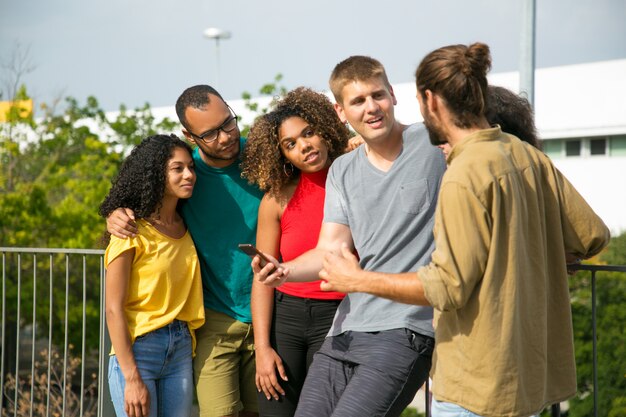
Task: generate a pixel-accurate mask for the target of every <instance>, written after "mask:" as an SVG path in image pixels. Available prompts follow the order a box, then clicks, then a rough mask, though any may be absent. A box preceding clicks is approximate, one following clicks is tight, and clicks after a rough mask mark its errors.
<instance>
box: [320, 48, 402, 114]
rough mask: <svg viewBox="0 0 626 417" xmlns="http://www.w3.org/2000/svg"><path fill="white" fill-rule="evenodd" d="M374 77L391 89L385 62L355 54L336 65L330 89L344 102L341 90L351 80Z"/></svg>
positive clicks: (338, 101)
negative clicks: (384, 65)
mask: <svg viewBox="0 0 626 417" xmlns="http://www.w3.org/2000/svg"><path fill="white" fill-rule="evenodd" d="M372 78H379V79H380V80H382V81H383V82H384V83H385V86H387V88H389V89H391V84H390V83H389V79H388V78H387V74H386V73H385V67H383V64H381V63H380V62H379V61H377V60H375V59H374V58H370V57H369V56H363V55H354V56H351V57H349V58H347V59H344V60H343V61H341V62H340V63H338V64H337V65H336V66H335V69H333V72H332V73H331V74H330V80H329V81H328V83H329V84H330V91H332V92H333V96H335V101H337V103H339V104H342V100H343V97H342V96H341V92H342V91H343V88H344V87H345V86H346V84H348V83H349V82H351V81H366V80H370V79H372Z"/></svg>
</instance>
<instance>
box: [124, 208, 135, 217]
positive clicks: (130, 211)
mask: <svg viewBox="0 0 626 417" xmlns="http://www.w3.org/2000/svg"><path fill="white" fill-rule="evenodd" d="M124 213H125V214H126V215H127V216H128V217H129V218H130V219H131V220H135V212H134V211H132V210H131V209H129V208H125V209H124Z"/></svg>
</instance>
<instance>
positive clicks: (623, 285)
mask: <svg viewBox="0 0 626 417" xmlns="http://www.w3.org/2000/svg"><path fill="white" fill-rule="evenodd" d="M592 263H608V264H613V265H626V234H622V235H621V236H618V237H614V238H612V239H611V243H610V244H609V246H608V247H607V249H606V250H605V251H604V252H603V253H602V254H601V255H600V256H599V257H598V259H597V260H596V261H595V262H592ZM571 296H572V315H573V322H574V343H575V348H576V365H577V376H578V389H579V396H577V397H576V398H574V399H572V401H571V402H570V405H571V407H570V413H569V415H570V416H572V417H586V416H589V415H591V414H592V409H593V395H592V393H593V346H592V336H593V335H592V323H591V320H592V314H591V308H592V307H591V274H590V273H589V272H586V271H581V272H578V273H577V274H576V275H575V276H574V277H573V278H572V280H571ZM596 307H597V317H596V322H597V358H598V370H597V372H598V390H599V392H598V404H597V407H598V412H599V415H615V416H617V415H620V416H621V415H626V412H625V411H626V407H625V405H626V337H625V336H624V333H623V328H624V322H626V273H618V272H604V273H603V272H599V273H597V277H596Z"/></svg>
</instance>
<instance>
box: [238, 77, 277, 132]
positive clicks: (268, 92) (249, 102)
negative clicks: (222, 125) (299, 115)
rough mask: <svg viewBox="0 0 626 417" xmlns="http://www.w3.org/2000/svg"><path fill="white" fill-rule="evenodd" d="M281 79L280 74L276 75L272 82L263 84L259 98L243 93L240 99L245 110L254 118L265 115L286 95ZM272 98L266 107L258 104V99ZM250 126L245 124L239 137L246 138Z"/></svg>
mask: <svg viewBox="0 0 626 417" xmlns="http://www.w3.org/2000/svg"><path fill="white" fill-rule="evenodd" d="M282 79H283V75H282V74H276V76H275V77H274V80H273V81H272V82H269V83H266V84H263V85H262V86H261V88H259V96H256V97H252V94H250V93H249V92H247V91H244V92H243V94H242V95H241V98H242V99H243V101H244V106H245V108H246V109H248V110H250V111H251V112H252V113H255V114H256V117H259V116H261V115H264V114H266V113H267V112H268V111H270V109H271V108H272V107H273V106H274V105H275V104H276V102H277V101H278V100H280V98H281V97H283V96H284V95H285V94H287V87H285V86H284V85H282V84H281V81H282ZM268 96H269V97H272V100H271V101H270V102H269V104H268V105H266V106H263V105H261V103H260V102H259V97H261V98H262V97H268ZM250 127H251V125H249V124H245V125H244V126H243V128H242V129H241V135H242V136H244V137H248V133H249V132H250Z"/></svg>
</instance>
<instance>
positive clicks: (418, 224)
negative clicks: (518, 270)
mask: <svg viewBox="0 0 626 417" xmlns="http://www.w3.org/2000/svg"><path fill="white" fill-rule="evenodd" d="M330 86H331V90H332V91H333V94H334V95H335V99H336V102H337V104H335V109H336V110H337V114H338V115H339V117H340V119H341V120H342V121H344V122H349V123H350V124H351V126H352V127H353V128H354V129H355V130H356V131H357V133H359V134H360V135H361V136H362V137H363V140H364V141H365V144H364V145H363V146H361V147H360V148H359V149H357V150H356V151H354V152H351V153H349V154H347V155H344V156H342V157H340V158H338V159H337V160H336V161H335V162H334V163H333V165H332V167H331V169H330V172H329V175H328V179H327V183H326V201H325V208H324V222H323V224H322V229H321V231H320V237H319V241H318V244H317V247H316V248H315V249H312V250H310V251H309V252H306V253H305V254H303V255H301V256H300V257H298V258H297V259H295V260H293V261H290V262H287V263H285V264H278V262H275V263H273V264H269V265H267V266H265V267H264V268H260V266H259V260H258V259H255V260H254V261H253V263H252V264H253V269H254V271H255V275H256V279H259V280H261V281H263V282H265V283H266V284H268V285H274V286H276V285H279V284H280V283H282V282H284V281H285V280H286V279H288V280H290V281H312V280H315V279H318V274H319V276H320V277H322V278H323V277H324V272H323V271H322V270H323V263H324V259H325V257H326V256H328V254H329V253H334V254H339V253H344V254H345V253H346V252H348V251H352V250H354V249H356V251H357V252H358V254H359V258H360V266H361V267H362V268H363V269H365V270H368V271H376V272H391V273H410V272H414V271H416V270H417V269H418V267H420V266H422V265H426V264H427V263H428V262H429V261H430V255H431V252H432V250H433V248H434V242H433V236H432V229H433V222H434V212H435V207H436V203H437V195H438V193H439V183H440V180H441V177H442V175H443V172H444V170H445V161H444V158H443V156H442V155H441V152H439V150H438V149H436V148H434V147H432V146H431V145H430V142H429V141H428V135H427V133H426V130H425V128H424V127H423V125H422V124H416V125H412V126H408V127H407V126H404V125H402V124H400V123H399V122H398V121H396V120H395V117H394V105H395V104H396V98H395V96H394V94H393V90H392V88H391V85H390V84H389V81H388V80H387V76H386V74H385V71H384V68H383V66H382V65H381V64H380V62H378V61H376V60H374V59H372V58H369V57H363V56H354V57H350V58H348V59H346V60H344V61H342V62H341V63H339V64H338V65H337V66H336V67H335V69H334V71H333V73H332V75H331V79H330ZM320 271H322V272H321V274H320ZM322 289H324V284H323V283H322ZM431 322H432V309H431V308H430V307H417V306H409V305H406V304H401V303H397V302H393V301H389V300H386V299H383V298H379V297H375V296H372V295H368V294H364V293H351V294H348V295H347V296H346V298H345V299H344V300H343V301H342V303H341V304H340V306H339V309H338V311H337V314H336V316H335V320H334V323H333V327H332V328H331V330H330V333H329V337H327V339H326V341H325V342H324V344H323V346H322V348H321V349H320V350H319V351H318V353H316V355H315V357H314V360H313V363H312V364H311V367H310V369H309V373H308V375H307V379H306V382H305V384H304V387H303V390H302V394H301V396H300V402H299V404H298V409H297V411H296V416H297V417H324V416H331V415H333V416H341V417H350V416H355V417H357V416H359V417H360V416H399V415H400V414H401V412H402V411H403V410H404V408H405V407H406V406H407V405H408V404H409V403H410V401H411V400H412V399H413V396H414V395H415V393H416V391H417V390H418V388H419V387H420V386H421V385H422V384H423V382H424V381H425V380H426V378H427V377H428V371H429V369H430V364H431V355H432V350H433V347H434V339H433V328H432V323H431Z"/></svg>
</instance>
